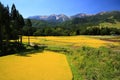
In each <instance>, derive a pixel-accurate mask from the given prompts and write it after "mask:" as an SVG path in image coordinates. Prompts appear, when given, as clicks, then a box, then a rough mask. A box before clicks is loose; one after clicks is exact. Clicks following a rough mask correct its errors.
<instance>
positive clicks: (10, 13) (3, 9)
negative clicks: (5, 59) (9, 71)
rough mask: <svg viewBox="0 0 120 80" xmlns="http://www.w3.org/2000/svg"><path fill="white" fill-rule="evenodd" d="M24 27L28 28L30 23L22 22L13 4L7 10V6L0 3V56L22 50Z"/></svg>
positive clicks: (21, 17) (22, 19)
mask: <svg viewBox="0 0 120 80" xmlns="http://www.w3.org/2000/svg"><path fill="white" fill-rule="evenodd" d="M24 26H27V27H30V26H31V22H30V20H29V19H28V20H27V21H26V22H25V21H24V18H23V16H22V15H21V14H20V13H19V11H18V10H17V9H16V6H15V4H13V5H12V7H11V10H9V6H4V5H3V4H2V3H1V2H0V55H5V54H7V53H10V52H14V51H18V50H19V49H21V48H23V46H22V35H23V27H24ZM28 29H29V28H28ZM11 40H13V42H12V41H11Z"/></svg>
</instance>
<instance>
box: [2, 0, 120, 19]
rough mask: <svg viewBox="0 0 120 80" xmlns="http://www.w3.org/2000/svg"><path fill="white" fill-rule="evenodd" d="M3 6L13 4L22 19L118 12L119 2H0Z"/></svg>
mask: <svg viewBox="0 0 120 80" xmlns="http://www.w3.org/2000/svg"><path fill="white" fill-rule="evenodd" d="M0 1H1V3H2V4H4V5H5V6H7V5H8V6H9V7H11V6H12V4H13V3H14V4H15V5H16V8H17V9H18V10H19V12H20V13H21V14H22V15H23V17H24V18H27V17H29V16H35V15H51V14H65V15H68V16H72V15H75V14H78V13H87V14H96V13H98V12H103V11H113V10H119V11H120V0H0Z"/></svg>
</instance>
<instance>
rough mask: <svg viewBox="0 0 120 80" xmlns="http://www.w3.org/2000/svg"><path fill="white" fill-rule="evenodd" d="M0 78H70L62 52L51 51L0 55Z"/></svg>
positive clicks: (70, 74)
mask: <svg viewBox="0 0 120 80" xmlns="http://www.w3.org/2000/svg"><path fill="white" fill-rule="evenodd" d="M0 80H72V72H71V70H70V67H69V64H68V62H67V59H66V56H65V55H64V54H58V53H55V52H51V51H44V52H41V53H35V54H30V55H29V56H16V55H9V56H4V57H0Z"/></svg>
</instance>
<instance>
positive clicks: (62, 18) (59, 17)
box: [28, 13, 91, 22]
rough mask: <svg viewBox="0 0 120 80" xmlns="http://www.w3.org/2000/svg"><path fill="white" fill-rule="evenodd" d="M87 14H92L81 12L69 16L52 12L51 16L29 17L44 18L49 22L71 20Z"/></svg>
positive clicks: (32, 17) (34, 17)
mask: <svg viewBox="0 0 120 80" xmlns="http://www.w3.org/2000/svg"><path fill="white" fill-rule="evenodd" d="M87 16H91V15H89V14H85V13H79V14H76V15H73V16H67V15H65V14H59V15H56V14H52V15H49V16H30V17H28V18H29V19H34V20H44V21H48V22H64V21H67V20H71V19H73V18H84V17H87Z"/></svg>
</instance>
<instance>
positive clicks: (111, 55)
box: [70, 47, 120, 80]
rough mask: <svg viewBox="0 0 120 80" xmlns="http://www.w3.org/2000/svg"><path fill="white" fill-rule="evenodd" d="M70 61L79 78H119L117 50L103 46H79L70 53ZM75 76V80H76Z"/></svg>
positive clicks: (89, 79) (94, 79)
mask: <svg viewBox="0 0 120 80" xmlns="http://www.w3.org/2000/svg"><path fill="white" fill-rule="evenodd" d="M70 59H71V63H72V64H73V65H74V66H75V67H76V69H77V70H75V71H74V70H73V72H77V74H79V75H81V76H80V77H79V78H82V79H83V80H119V79H120V77H119V74H120V72H119V71H120V68H119V66H120V62H119V61H120V57H119V52H113V51H111V50H109V49H107V48H105V47H100V48H98V49H95V48H91V47H81V48H80V49H77V52H76V53H75V52H74V53H73V54H72V55H71V58H70ZM79 78H77V79H76V80H78V79H79Z"/></svg>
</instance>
